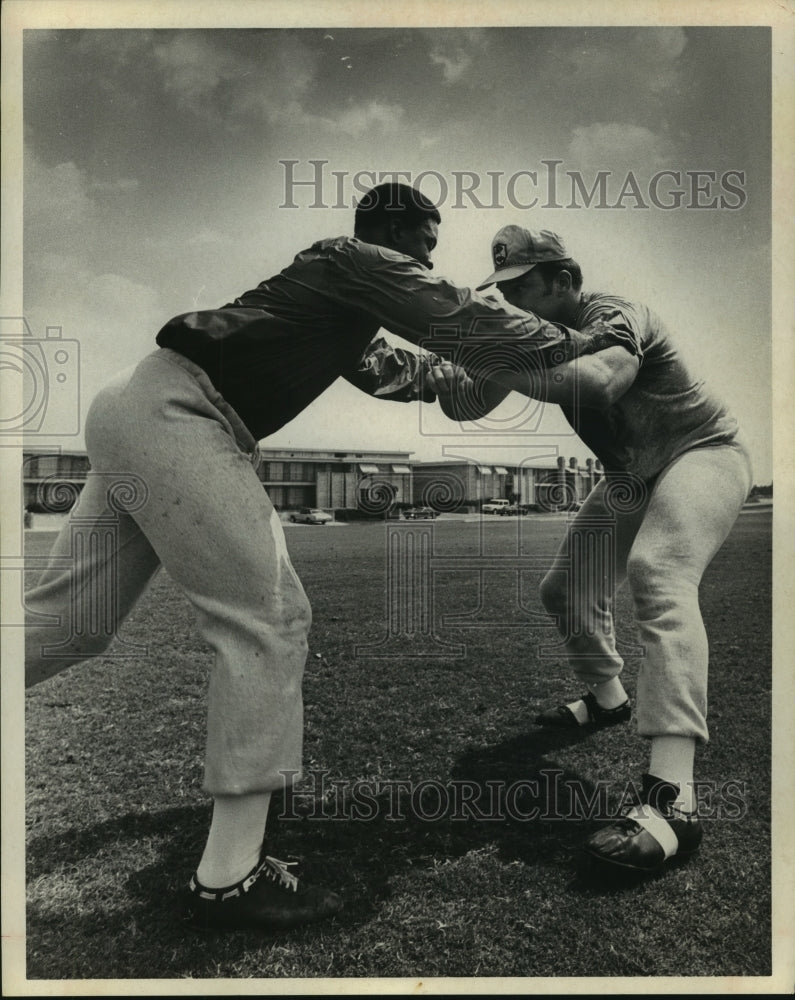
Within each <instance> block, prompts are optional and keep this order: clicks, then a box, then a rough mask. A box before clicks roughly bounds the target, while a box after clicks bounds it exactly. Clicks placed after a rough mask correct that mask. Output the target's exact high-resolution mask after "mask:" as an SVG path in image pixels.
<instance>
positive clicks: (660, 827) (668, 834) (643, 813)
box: [627, 806, 679, 860]
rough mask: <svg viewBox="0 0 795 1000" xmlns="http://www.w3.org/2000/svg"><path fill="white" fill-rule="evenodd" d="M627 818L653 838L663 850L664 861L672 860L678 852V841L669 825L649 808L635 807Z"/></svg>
mask: <svg viewBox="0 0 795 1000" xmlns="http://www.w3.org/2000/svg"><path fill="white" fill-rule="evenodd" d="M627 818H628V819H632V820H634V821H635V822H636V823H637V824H638V826H641V827H643V829H644V830H646V831H647V833H650V834H651V835H652V837H654V839H655V840H656V841H657V843H658V844H659V845H660V847H662V849H663V853H664V854H665V860H667V859H668V858H672V857H673V856H674V854H676V852H677V851H678V850H679V840H678V838H677V836H676V834H675V833H674V831H673V830H672V829H671V825H670V823H667V822H666V821H665V820H664V819H663V817H662V816H661V815H660V814H659V813H658V812H657V811H656V810H655V809H652V808H651V806H635V807H633V808H632V809H631V810H630V811H629V812H628V813H627Z"/></svg>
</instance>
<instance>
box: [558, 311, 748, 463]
mask: <svg viewBox="0 0 795 1000" xmlns="http://www.w3.org/2000/svg"><path fill="white" fill-rule="evenodd" d="M573 325H574V327H575V328H576V329H577V330H580V331H585V330H588V331H591V330H595V329H599V330H600V332H601V334H602V337H603V338H604V339H603V342H602V346H604V347H606V346H610V342H611V331H615V336H614V337H613V338H612V340H613V343H615V344H619V343H620V344H622V345H623V346H624V347H627V348H628V349H629V350H631V351H632V352H633V353H635V354H636V355H637V357H638V360H639V363H640V364H639V368H638V374H637V376H636V378H635V381H634V382H633V383H632V385H631V386H630V388H629V389H628V390H627V392H626V393H624V395H623V396H621V397H620V398H619V399H618V400H616V402H615V403H613V404H612V406H610V407H608V408H607V409H605V410H595V409H588V408H585V407H578V408H567V407H563V412H564V413H565V415H566V418H567V419H568V421H569V423H570V424H571V425H572V427H573V428H574V429H575V431H576V432H577V434H578V436H579V437H580V438H581V439H582V440H583V442H584V443H585V444H586V445H587V446H588V447H589V448H590V449H591V450H592V451H593V453H594V454H595V455H596V456H597V458H599V459H600V461H601V462H602V464H603V465H604V467H605V469H606V470H607V472H608V473H610V472H617V471H623V472H631V473H633V474H634V475H637V476H638V477H640V478H641V479H644V480H648V479H650V478H653V477H654V476H656V475H657V474H658V473H659V472H660V471H661V470H662V469H664V468H665V466H667V465H668V464H669V463H670V462H672V461H673V460H674V459H675V458H677V457H678V456H679V455H681V454H682V453H683V452H685V451H689V450H691V449H693V448H704V447H709V446H712V445H717V444H727V443H730V442H732V441H733V440H734V439H735V437H736V435H737V433H738V426H737V421H736V419H735V418H734V417H733V416H732V414H731V413H730V412H729V411H728V409H727V407H726V406H725V404H724V403H723V401H722V400H720V399H719V398H718V397H717V396H716V395H715V394H714V393H713V392H712V391H711V390H710V389H709V388H708V387H707V386H706V384H705V382H704V381H703V379H701V378H699V377H698V376H697V375H696V374H695V372H694V371H693V370H692V368H691V365H690V364H689V363H688V361H687V360H686V359H685V356H684V354H683V352H682V350H681V347H680V346H679V345H677V344H676V343H675V341H674V339H673V337H672V335H671V334H670V333H669V331H668V330H667V329H666V327H665V325H664V324H663V322H662V321H661V320H660V318H659V317H658V316H657V315H656V314H655V313H654V312H652V310H650V309H648V308H647V307H646V306H644V305H641V304H638V303H634V302H629V301H627V300H626V299H622V298H620V297H618V296H616V295H608V294H605V293H602V292H591V293H589V294H585V295H583V297H582V301H581V305H580V310H579V313H578V315H577V317H576V319H575V321H574V324H573ZM628 338H629V340H631V343H630V342H629V341H628Z"/></svg>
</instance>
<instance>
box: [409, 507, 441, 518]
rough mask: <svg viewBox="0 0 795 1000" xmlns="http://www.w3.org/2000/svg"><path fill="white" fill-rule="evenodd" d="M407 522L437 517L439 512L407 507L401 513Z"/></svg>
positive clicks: (431, 509)
mask: <svg viewBox="0 0 795 1000" xmlns="http://www.w3.org/2000/svg"><path fill="white" fill-rule="evenodd" d="M403 516H404V517H405V518H406V520H407V521H419V520H424V519H427V518H432V517H438V516H439V511H438V510H434V509H433V507H409V508H408V510H405V511H404V512H403Z"/></svg>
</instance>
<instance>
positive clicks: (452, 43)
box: [427, 29, 486, 84]
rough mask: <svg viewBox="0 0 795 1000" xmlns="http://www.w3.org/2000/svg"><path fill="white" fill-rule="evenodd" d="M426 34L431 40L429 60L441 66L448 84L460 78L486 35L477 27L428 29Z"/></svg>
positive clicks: (481, 46) (478, 51)
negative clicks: (449, 29)
mask: <svg viewBox="0 0 795 1000" xmlns="http://www.w3.org/2000/svg"><path fill="white" fill-rule="evenodd" d="M427 34H428V37H429V38H430V39H431V41H432V42H433V45H432V47H431V50H430V60H431V62H432V63H433V65H434V66H441V67H442V77H443V79H444V82H445V83H450V84H452V83H457V82H458V81H459V80H461V79H462V77H463V76H464V75H465V74H466V73H467V71H468V70H469V69H470V67H471V66H472V64H473V62H474V60H475V58H476V56H477V55H478V54H480V52H482V51H483V49H484V48H485V44H486V41H485V39H486V36H485V35H484V33H483V31H482V30H478V29H473V30H461V29H457V30H456V31H454V32H449V31H438V30H430V31H428V32H427Z"/></svg>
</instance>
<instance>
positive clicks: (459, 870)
mask: <svg viewBox="0 0 795 1000" xmlns="http://www.w3.org/2000/svg"><path fill="white" fill-rule="evenodd" d="M564 527H565V521H564V519H563V517H561V516H550V517H548V518H528V519H523V520H521V521H516V520H508V519H506V520H502V519H500V520H496V519H495V520H493V521H491V522H490V523H488V524H485V525H483V526H482V528H481V525H480V524H479V523H478V522H464V521H462V520H454V519H449V520H446V519H444V518H442V519H440V520H438V521H436V522H433V525H432V527H431V526H430V523H417V524H414V525H408V524H407V525H400V526H399V527H398V528H394V529H390V530H389V536H390V538H391V537H393V536H394V540H393V541H392V543H391V546H388V544H387V528H386V526H385V525H384V524H383V523H366V524H361V523H359V524H350V525H347V526H340V527H323V528H320V527H309V526H296V527H290V528H288V529H287V530H286V534H287V540H288V545H289V548H290V552H291V554H292V557H293V560H294V563H295V565H296V568H297V570H298V572H299V574H300V576H301V578H302V580H303V582H304V585H305V587H306V590H307V592H308V594H309V597H310V599H311V601H312V605H313V609H314V624H313V628H312V632H311V636H310V654H309V659H308V662H307V669H306V675H305V681H304V699H305V707H306V729H305V769H306V774H305V777H304V778H303V780H302V781H301V783H300V784H299V786H298V791H299V793H300V794H299V795H298V796H296V797H295V798H293V799H292V800H289V799H288V800H275V801H274V804H273V807H272V811H271V816H272V819H271V822H270V824H269V827H270V834H271V837H272V849H271V853H273V854H275V855H276V856H278V857H286V858H297V859H299V860H300V862H301V866H300V871H302V872H303V873H304V874H305V875H306V877H307V878H311V879H314V880H317V881H322V882H324V883H326V884H328V885H330V886H331V887H333V888H334V889H336V890H337V891H338V892H340V893H341V894H342V896H343V897H344V899H345V904H346V906H345V910H344V912H343V914H341V915H340V916H339V917H338V918H336V919H335V920H334V921H333V922H330V923H326V924H320V925H317V926H314V927H309V928H306V929H302V930H299V931H296V932H293V933H291V934H284V935H273V936H268V935H263V936H258V935H255V934H250V933H241V934H231V935H225V936H216V937H209V938H207V937H202V936H198V935H195V934H194V933H192V932H191V931H189V930H187V929H186V928H184V927H183V926H182V925H181V923H180V921H179V910H178V906H177V902H176V891H177V890H178V889H179V888H180V887H181V886H182V885H183V884H184V883H185V882H186V880H187V879H188V878H189V876H190V874H191V871H192V870H193V868H194V867H195V864H196V863H197V861H198V857H199V855H200V852H201V848H202V846H203V841H204V837H205V835H206V830H207V826H208V821H209V815H210V805H209V802H208V800H207V798H206V797H205V796H204V795H203V794H202V792H201V789H200V785H201V776H202V759H203V740H204V717H205V689H206V684H207V677H208V671H209V668H210V663H211V658H210V652H209V650H208V648H207V647H206V646H205V645H204V644H203V642H202V641H201V640H200V639H199V637H198V636H197V634H196V631H195V628H194V623H193V615H192V612H191V609H190V607H189V606H188V604H187V603H186V601H185V600H184V598H183V597H182V596H181V594H180V593H179V592H178V591H177V590H176V588H175V587H174V585H173V584H172V583H171V581H170V579H169V578H168V576H167V575H166V574H165V573H161V575H160V576H159V577H158V578H157V579H156V581H155V583H154V584H153V586H152V588H151V589H150V591H149V592H148V594H147V595H146V597H145V598H144V600H143V601H142V602H141V603H140V604H139V606H138V608H137V609H136V611H135V612H134V614H133V616H132V618H131V619H130V620H129V621H128V623H127V624H126V626H125V628H124V630H123V638H124V640H125V642H126V643H128V644H137V645H138V647H139V649H138V655H136V656H132V657H126V658H120V657H111V656H109V657H104V658H102V659H99V660H95V661H93V662H89V663H86V664H84V665H82V666H78V667H76V668H72V669H71V670H68V671H66V672H65V673H63V674H61V675H60V676H58V677H56V678H54V679H53V680H51V681H49V682H47V683H45V684H41V685H39V686H38V687H36V688H34V689H32V690H31V692H30V693H29V694H28V698H27V775H26V777H27V802H26V820H27V884H28V897H27V934H28V943H27V956H28V968H27V975H28V977H29V978H30V979H39V978H44V979H72V978H76V979H92V978H102V979H139V978H140V979H143V978H146V979H170V978H197V979H213V978H219V977H220V978H237V977H241V978H259V977H262V978H271V977H277V978H278V977H299V978H304V977H364V976H367V977H420V978H423V977H424V978H428V977H437V976H441V977H448V976H482V977H492V976H522V977H539V976H551V977H567V976H578V977H579V976H717V975H732V976H742V975H747V976H764V975H769V974H770V971H771V919H770V908H771V896H770V764H771V761H770V754H771V730H770V716H771V663H770V650H771V618H770V603H771V518H770V515H769V514H768V513H753V514H747V515H743V516H741V517H740V519H739V521H738V523H737V525H736V526H735V528H734V530H733V532H732V534H731V536H730V538H729V539H728V541H727V543H726V545H725V546H724V548H723V549H722V551H721V552H720V553H719V554H718V556H717V557H716V558H715V560H714V562H713V563H712V565H711V566H710V567H709V569H708V571H707V574H706V576H705V579H704V582H703V585H702V591H701V602H702V609H703V613H704V617H705V620H706V623H707V628H708V632H709V634H710V641H711V673H710V715H709V723H710V728H711V735H712V740H711V742H710V743H709V744H708V745H707V746H706V747H704V748H702V749H701V750H700V751H699V753H698V757H697V774H698V777H699V778H700V779H702V780H704V781H705V782H709V783H710V785H709V786H707V793H708V795H709V798H710V802H711V806H712V813H713V816H714V817H715V818H708V819H705V828H706V832H705V840H704V846H703V848H702V851H701V852H700V854H699V855H698V856H696V858H695V859H693V860H692V861H691V862H690V863H689V864H687V865H683V866H680V867H677V868H675V869H673V870H671V871H669V872H667V873H666V874H665V875H664V876H662V877H659V878H656V879H653V880H651V881H646V882H643V883H640V884H634V885H633V884H628V885H624V886H619V887H610V886H606V885H603V884H601V883H600V882H598V881H594V880H593V879H592V878H590V877H588V873H587V872H585V873H584V872H582V871H581V870H580V867H579V865H578V852H579V847H580V845H581V844H582V842H583V840H584V839H585V837H586V836H587V835H588V833H589V832H590V831H591V830H592V829H594V828H595V826H596V825H597V823H598V819H597V818H596V817H594V816H589V815H587V814H583V810H582V809H580V810H579V811H577V810H576V809H574V808H573V807H572V805H573V797H574V794H575V793H574V791H573V789H574V788H578V789H580V790H584V791H585V792H588V791H594V790H596V789H597V788H601V787H605V788H607V790H608V796H609V803H610V807H611V808H613V807H617V805H618V802H619V801H620V799H621V796H622V793H623V791H624V790H625V785H624V783H625V782H627V781H629V780H634V781H638V780H639V778H640V774H641V772H642V771H643V770H644V768H645V765H646V761H647V743H646V741H645V740H643V739H641V738H640V737H639V736H638V735H637V733H636V731H635V726H634V722H633V723H632V724H631V725H630V726H628V727H626V726H625V727H618V728H617V729H614V730H608V731H605V732H601V733H598V734H595V735H592V736H589V737H583V736H581V735H580V734H574V735H566V734H562V735H561V734H550V733H548V732H546V731H543V730H539V729H538V728H536V727H535V726H534V725H533V721H532V720H533V717H534V715H535V714H536V712H537V710H538V709H539V708H540V707H547V706H548V705H551V704H556V703H558V702H559V701H561V700H564V699H568V698H570V697H571V696H573V695H576V694H579V693H580V691H579V689H578V686H577V685H576V682H575V683H574V684H573V682H572V680H571V677H570V675H569V673H568V671H567V668H566V666H565V663H564V661H563V659H562V658H561V656H560V655H559V652H556V651H555V649H554V648H553V649H551V650H549V649H547V650H543V649H540V647H543V646H547V647H550V646H554V643H555V642H556V633H555V632H554V630H552V629H550V628H549V626H548V620H547V619H546V617H545V616H544V615H542V614H541V613H540V612H541V609H540V606H539V604H538V599H537V586H538V582H539V579H540V576H541V573H542V568H543V565H542V564H543V561H544V560H545V559H548V558H549V556H550V555H551V554H552V552H553V551H554V549H555V548H556V546H557V543H558V541H559V539H560V537H561V535H562V532H563V530H564ZM428 530H430V531H432V533H433V536H434V544H433V549H432V551H431V550H426V549H423V547H422V545H421V544H415V542H416V540H417V538H418V537H419V536H418V535H417V534H416V532H418V531H419V532H420V533H421V532H422V531H428ZM396 531H397V532H398V533H399V532H401V531H402V532H403V534H402V535H400V534H395V532H396ZM409 532H415V534H414V536H413V538H414V541H412V542H408V540H407V536H408V533H409ZM51 541H52V536H48V535H43V534H39V533H28V539H27V544H28V553H29V554H30V555H34V556H35V555H38V554H41V553H42V552H44V551H46V549H47V547H48V546H49V545H50V544H51ZM412 546H413V548H412ZM407 551H412V552H413V553H414V558H415V559H422V558H427V560H428V562H427V565H426V569H424V570H422V569H421V570H418V572H417V574H416V578H415V577H414V576H412V574H410V573H409V572H408V570H407V565H408V564H407V562H406V556H405V553H406V552H407ZM518 555H522V556H523V557H524V558H525V564H524V567H522V566H521V564H520V562H521V561H520V560H519V559H518V558H516V557H517V556H518ZM415 565H417V564H416V563H415ZM408 579H410V580H411V586H409V585H408V584H407V580H408ZM418 581H419V582H420V583H421V582H422V581H425V584H426V586H425V590H423V589H422V587H418V585H417V584H418ZM407 588H408V591H410V593H407ZM399 599H400V600H403V602H404V605H403V607H404V610H403V612H401V613H400V614H396V613H393V614H392V616H391V618H390V619H389V620H388V618H387V613H386V612H387V605H388V604H389V605H390V606H392V605H394V601H395V600H399ZM617 611H618V617H619V622H620V625H619V628H618V636H619V639H620V640H621V642H622V643H623V644H624V645H625V646H629V645H630V644H632V643H633V642H634V639H635V637H634V634H633V631H632V628H631V626H630V623H629V608H628V602H627V597H626V594H625V593H623V592H622V593H621V594H620V595H619V599H618V602H617ZM423 614H425V617H423ZM429 615H430V617H428V616H429ZM390 622H391V625H390V624H389V623H390ZM390 627H391V637H390V633H389V628H390ZM387 638H389V639H390V641H388V642H383V640H385V639H387ZM379 643H381V644H380V645H378V644H379ZM456 646H458V647H460V649H458V650H457V652H459V653H461V654H462V655H461V656H454V655H450V654H451V653H455V652H456V649H455V647H456ZM630 651H631V652H633V653H634V652H636V650H635V649H634V648H633V647H630ZM638 664H639V658H638V656H637V655H630V656H629V657H628V659H627V667H626V670H625V678H626V679H625V683H626V685H627V687H628V689H629V690H630V693H631V694H634V689H635V679H636V676H637V670H638ZM423 783H424V784H423ZM719 814H720V816H721V818H717V816H718V815H719ZM567 815H568V817H569V818H566V816H567Z"/></svg>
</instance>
